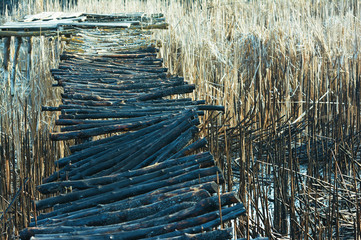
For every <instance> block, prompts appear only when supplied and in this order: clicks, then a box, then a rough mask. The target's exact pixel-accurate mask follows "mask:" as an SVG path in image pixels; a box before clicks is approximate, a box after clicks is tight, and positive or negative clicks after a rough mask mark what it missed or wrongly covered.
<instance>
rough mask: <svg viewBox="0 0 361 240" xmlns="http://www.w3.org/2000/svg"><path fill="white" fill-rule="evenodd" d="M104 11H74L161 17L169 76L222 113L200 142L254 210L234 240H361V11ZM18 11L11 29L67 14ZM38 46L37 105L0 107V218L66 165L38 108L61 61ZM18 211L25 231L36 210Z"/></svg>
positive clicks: (248, 7)
mask: <svg viewBox="0 0 361 240" xmlns="http://www.w3.org/2000/svg"><path fill="white" fill-rule="evenodd" d="M30 2H31V3H34V4H29V3H30ZM102 3H103V1H98V0H84V1H79V3H78V5H77V6H75V7H73V8H71V9H70V10H69V11H83V12H96V13H110V12H134V11H137V12H139V11H145V12H163V13H165V14H166V17H167V22H169V23H170V29H169V31H162V32H159V33H156V34H155V38H156V39H161V41H162V47H161V54H162V55H163V57H164V59H165V64H166V66H167V67H169V69H170V70H171V71H172V72H173V73H175V74H180V75H183V76H184V77H185V79H186V80H188V81H190V82H191V83H195V84H197V86H198V88H197V91H196V93H195V94H194V98H200V99H207V101H208V102H209V103H212V104H217V105H218V104H223V105H224V106H225V107H226V112H225V114H223V115H220V114H218V115H215V114H214V113H213V114H210V115H206V116H204V119H203V122H204V127H203V129H204V131H203V134H204V135H207V136H208V138H209V148H210V150H211V151H212V152H213V153H214V155H215V156H216V158H217V160H218V161H219V165H220V166H221V167H222V168H223V169H224V170H225V173H226V175H227V186H224V187H223V190H224V191H226V190H230V189H231V188H233V189H237V190H238V191H239V195H240V197H241V199H242V201H243V202H244V204H245V205H246V206H247V209H248V216H247V218H245V219H239V220H238V221H236V222H234V225H235V226H236V227H237V235H238V236H247V235H251V236H253V237H254V236H256V235H257V234H260V235H264V236H268V237H270V238H296V239H325V238H335V239H339V238H342V237H349V238H353V239H360V238H359V236H360V233H361V217H360V216H361V215H360V214H361V210H360V193H359V191H360V176H359V174H360V150H359V149H360V146H359V142H360V124H361V121H360V110H361V108H360V98H359V96H360V87H361V83H360V80H361V79H360V74H361V66H360V55H359V51H360V50H359V49H360V43H361V41H360V37H359V36H361V33H360V31H361V23H360V19H361V13H360V11H361V3H359V2H358V1H357V0H341V1H328V0H320V1H311V0H302V1H296V0H290V1H286V0H280V1H271V0H264V1H230V0H212V1H205V0H203V1H161V0H148V1H139V2H138V1H126V0H124V1H118V0H109V1H107V4H102ZM19 9H20V10H19V11H18V12H17V13H15V14H14V15H13V16H12V17H7V19H10V18H16V17H20V15H24V14H30V13H34V12H40V11H50V10H54V9H55V10H57V9H60V5H59V4H58V3H54V2H53V1H51V0H46V1H43V0H24V1H22V4H21V5H20V6H19ZM34 41H41V42H40V43H41V44H34V46H40V48H35V49H34V51H33V58H34V60H33V62H34V64H33V68H32V69H33V72H32V73H31V76H32V77H31V79H32V81H30V86H31V87H30V88H29V89H30V91H29V94H30V96H31V99H32V101H26V99H27V94H26V91H25V89H26V87H20V86H19V89H24V90H23V91H18V92H17V94H18V95H17V97H15V98H13V99H12V100H10V99H9V98H8V97H5V96H8V95H3V94H2V96H1V101H2V104H1V106H2V108H1V132H2V135H1V136H2V138H1V139H2V140H1V141H2V142H1V146H2V149H0V150H2V155H1V159H2V160H1V161H2V162H1V170H2V172H1V174H2V175H1V178H2V181H1V182H2V185H1V187H2V188H1V191H0V193H1V194H0V195H1V196H0V197H1V200H0V204H1V205H0V207H1V208H0V209H1V210H2V211H3V209H4V208H5V207H6V206H8V204H9V202H10V201H11V199H12V198H13V196H14V194H15V193H16V191H17V189H19V187H21V185H22V182H23V181H24V180H25V179H26V178H27V177H31V179H32V180H31V181H30V182H27V184H28V185H29V186H28V188H27V190H26V191H22V194H25V195H28V194H29V196H31V197H30V198H36V197H38V195H37V193H36V191H35V189H34V186H35V185H36V184H37V183H39V182H40V181H41V177H42V176H44V175H46V174H47V172H44V170H43V169H48V170H50V169H52V168H53V166H52V165H51V163H52V159H53V158H54V157H57V156H58V155H59V154H63V153H62V152H63V150H62V148H59V146H54V145H53V144H52V143H50V142H49V141H48V138H47V134H48V132H49V131H51V129H52V127H53V126H52V122H53V117H54V116H51V115H43V113H40V105H45V104H46V101H50V100H54V101H56V99H57V97H58V95H56V94H55V95H54V93H53V92H52V91H51V90H50V83H51V79H50V78H49V75H48V69H49V64H55V63H56V60H57V59H56V57H55V56H54V57H49V56H52V55H51V53H50V52H52V51H54V48H53V47H50V46H53V45H52V44H54V42H48V39H41V40H34ZM22 51H24V50H22ZM20 54H23V55H21V56H25V55H24V53H22V52H21V53H20ZM20 65H21V64H20ZM22 69H24V68H22V67H20V66H19V70H18V78H17V79H18V82H19V83H20V82H21V84H23V82H25V81H23V80H24V79H25V77H24V76H25V71H22ZM38 70H44V71H38ZM39 74H40V75H39ZM2 90H3V91H4V92H7V91H8V90H7V88H6V87H5V86H4V85H2ZM48 149H49V150H48ZM50 150H51V151H53V152H54V151H55V153H52V152H51V151H50ZM45 153H46V154H47V155H46V154H45ZM49 155H51V156H49ZM45 160H46V161H45ZM41 164H43V165H41ZM44 164H45V165H46V167H44ZM3 166H5V167H3ZM29 166H30V167H29ZM29 169H32V170H29ZM48 170H47V171H48ZM3 179H5V181H4V180H3ZM24 189H25V188H24ZM19 199H22V200H21V201H28V204H26V203H21V202H20V203H19V204H17V205H14V206H15V207H14V208H12V210H11V211H12V215H9V216H10V217H8V220H7V221H8V223H17V224H18V225H17V226H18V227H19V228H21V227H22V226H26V223H27V221H26V220H19V219H21V218H24V216H27V219H28V218H29V217H30V215H31V214H33V212H32V210H33V209H31V206H30V205H29V203H30V201H29V200H31V199H29V198H26V197H25V198H24V196H21V197H20V198H19ZM23 206H26V207H27V208H25V209H24V207H23ZM24 219H25V218H24ZM14 221H15V222H14ZM2 224H6V222H3V223H2ZM3 226H4V225H3ZM4 229H7V228H4ZM8 231H9V232H8V233H7V234H13V233H12V229H11V230H8ZM4 232H5V231H4ZM3 234H4V233H3ZM5 234H6V233H5ZM3 236H4V235H3ZM8 236H10V235H8Z"/></svg>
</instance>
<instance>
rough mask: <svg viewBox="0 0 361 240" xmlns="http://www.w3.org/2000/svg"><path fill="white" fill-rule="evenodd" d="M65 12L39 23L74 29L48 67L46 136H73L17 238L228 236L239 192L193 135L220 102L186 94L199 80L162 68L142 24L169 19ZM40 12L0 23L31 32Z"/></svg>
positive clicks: (239, 213)
mask: <svg viewBox="0 0 361 240" xmlns="http://www.w3.org/2000/svg"><path fill="white" fill-rule="evenodd" d="M71 17H73V18H75V19H73V20H69V19H71ZM71 17H69V18H64V19H66V20H61V21H62V23H61V24H60V23H59V24H58V23H54V21H55V22H56V21H60V20H51V19H50V20H49V19H47V21H46V24H45V23H44V24H45V25H44V26H45V29H46V31H45V32H46V34H51V31H52V29H53V28H52V27H54V26H55V27H56V28H58V27H59V25H62V26H67V28H66V29H63V30H64V31H65V30H66V31H70V30H71V32H72V36H63V40H65V41H66V42H67V44H66V46H65V50H64V52H63V53H62V55H61V59H62V61H61V63H60V64H59V67H58V68H57V69H52V70H51V72H52V74H53V77H54V80H55V81H56V84H54V87H62V88H63V89H64V92H63V94H62V104H61V105H59V106H57V107H53V106H44V107H43V110H44V111H59V119H58V120H57V121H56V124H57V125H59V126H60V127H61V128H60V132H54V133H52V134H51V139H52V140H54V141H60V140H73V139H75V140H76V141H75V142H76V143H78V144H77V145H73V146H71V147H70V150H71V152H72V154H71V155H69V156H67V157H64V158H62V159H59V160H58V161H57V162H56V165H57V166H58V168H57V169H58V170H57V171H56V172H54V173H53V174H52V175H50V176H49V177H47V178H46V179H44V180H43V184H42V185H40V186H38V191H40V192H41V193H43V194H50V195H48V197H47V198H45V199H42V200H38V201H36V202H35V206H36V210H37V211H38V214H37V216H34V218H33V221H32V223H31V224H30V226H29V227H28V228H26V229H24V230H23V231H22V232H21V236H20V237H21V239H30V238H31V239H34V240H35V239H178V240H179V239H230V238H232V235H233V233H234V229H232V228H230V227H225V226H231V225H230V224H227V223H228V222H230V221H231V220H235V219H237V218H238V217H240V216H242V215H244V214H245V212H246V210H245V208H244V206H243V204H242V203H241V202H240V200H239V199H238V197H237V196H236V194H235V193H233V192H229V193H223V194H221V193H220V189H219V184H222V183H223V182H224V177H223V174H222V171H221V170H220V169H219V168H218V167H217V166H216V164H215V161H214V159H213V156H212V155H211V154H210V153H209V152H203V151H202V149H203V147H204V146H205V145H206V143H207V141H206V140H205V139H198V137H197V133H198V131H199V129H198V128H197V125H198V124H199V123H200V120H199V115H200V114H203V113H204V111H223V110H224V109H223V107H222V106H212V105H205V101H203V100H194V99H191V98H185V94H187V93H191V92H192V91H193V90H194V89H195V88H196V86H194V85H192V84H188V83H187V82H186V81H185V80H184V79H183V78H181V77H178V76H171V75H170V74H169V73H168V72H167V69H166V68H164V67H163V64H162V59H160V58H158V57H157V56H158V49H157V48H156V47H155V42H154V41H152V40H151V32H149V30H146V29H148V28H151V27H152V26H153V27H156V28H159V26H165V25H166V24H165V23H164V19H163V18H162V15H161V14H157V15H151V16H148V17H147V16H143V15H140V14H133V15H126V14H123V15H95V14H80V15H78V14H76V15H72V16H71ZM84 17H86V18H89V19H91V20H92V22H91V23H90V22H88V23H87V24H86V22H84ZM38 18H39V17H36V16H31V17H27V18H26V21H25V22H24V23H22V24H20V23H19V24H12V25H11V24H8V25H5V26H4V27H3V28H2V29H3V30H4V31H5V30H6V31H14V30H18V29H19V28H21V27H22V28H24V27H26V28H28V30H29V31H32V32H36V31H38V30H39V29H38V27H41V26H40V25H42V23H41V24H40V23H38V21H39V19H38ZM95 20H99V21H95ZM115 20H116V21H117V23H114V21H115ZM32 21H34V22H37V24H38V25H31V24H30V23H31V22H32ZM74 21H76V24H75V23H74ZM79 21H81V22H79ZM142 21H145V23H143V22H142ZM144 24H146V25H145V26H146V27H144V28H145V29H143V28H142V27H141V26H143V25H144ZM71 25H72V26H75V27H76V31H75V30H74V29H75V28H74V29H71V28H70V27H69V26H71ZM133 25H135V26H136V27H134V28H132V27H130V26H133ZM125 26H128V27H127V28H124V27H125ZM137 26H140V27H137ZM157 26H158V27H157ZM107 27H111V28H112V31H108V30H107V31H106V30H104V29H105V28H107ZM117 27H118V28H117ZM42 34H44V32H43V33H42ZM20 35H21V34H19V33H18V34H17V37H20ZM2 36H7V35H6V33H5V32H2ZM24 36H27V37H28V36H29V32H28V34H24ZM20 42H21V41H19V43H20ZM43 210H47V211H43Z"/></svg>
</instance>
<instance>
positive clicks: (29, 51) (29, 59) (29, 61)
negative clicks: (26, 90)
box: [26, 37, 33, 84]
mask: <svg viewBox="0 0 361 240" xmlns="http://www.w3.org/2000/svg"><path fill="white" fill-rule="evenodd" d="M27 47H28V56H27V57H28V59H27V63H26V64H27V66H26V67H27V69H26V81H27V84H29V83H30V74H31V64H32V62H31V52H32V49H33V46H32V37H27Z"/></svg>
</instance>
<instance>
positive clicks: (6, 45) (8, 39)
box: [3, 37, 11, 84]
mask: <svg viewBox="0 0 361 240" xmlns="http://www.w3.org/2000/svg"><path fill="white" fill-rule="evenodd" d="M10 43H11V37H6V38H4V60H3V67H4V82H5V84H6V83H7V81H8V78H9V59H10Z"/></svg>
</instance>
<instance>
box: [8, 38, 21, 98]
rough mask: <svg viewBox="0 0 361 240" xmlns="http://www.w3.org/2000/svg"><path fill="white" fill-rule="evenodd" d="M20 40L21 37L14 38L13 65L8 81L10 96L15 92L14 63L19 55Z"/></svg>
mask: <svg viewBox="0 0 361 240" xmlns="http://www.w3.org/2000/svg"><path fill="white" fill-rule="evenodd" d="M21 42H22V38H21V37H17V38H15V52H14V57H13V66H12V70H11V75H10V81H11V85H10V93H11V96H14V94H15V80H16V65H17V61H18V57H19V50H20V46H21Z"/></svg>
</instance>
